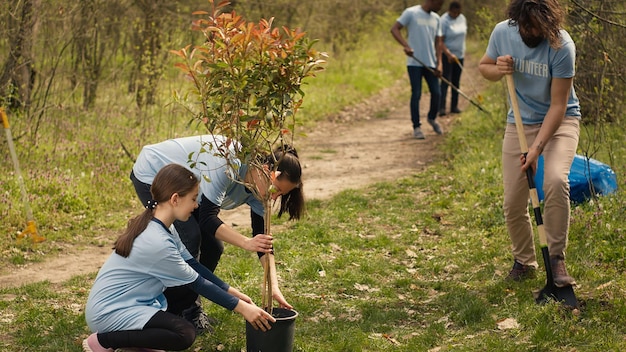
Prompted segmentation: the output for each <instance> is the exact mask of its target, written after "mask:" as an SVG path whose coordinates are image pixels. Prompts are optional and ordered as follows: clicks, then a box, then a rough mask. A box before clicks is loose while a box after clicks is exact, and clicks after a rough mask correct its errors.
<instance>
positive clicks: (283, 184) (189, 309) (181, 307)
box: [130, 135, 304, 333]
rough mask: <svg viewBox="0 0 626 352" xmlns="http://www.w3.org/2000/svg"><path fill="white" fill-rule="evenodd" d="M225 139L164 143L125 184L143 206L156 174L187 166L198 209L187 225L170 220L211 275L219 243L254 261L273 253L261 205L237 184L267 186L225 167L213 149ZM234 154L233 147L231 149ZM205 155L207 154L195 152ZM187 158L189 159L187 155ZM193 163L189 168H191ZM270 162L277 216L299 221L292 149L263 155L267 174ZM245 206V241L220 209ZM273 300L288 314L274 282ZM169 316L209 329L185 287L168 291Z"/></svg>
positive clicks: (244, 169) (149, 149)
mask: <svg viewBox="0 0 626 352" xmlns="http://www.w3.org/2000/svg"><path fill="white" fill-rule="evenodd" d="M226 145H227V139H226V137H223V136H213V135H200V136H191V137H183V138H176V139H169V140H166V141H163V142H160V143H156V144H152V145H146V146H144V147H143V148H142V150H141V152H140V153H139V156H138V157H137V161H136V162H135V164H134V166H133V170H132V172H131V175H130V179H131V180H132V182H133V185H134V187H135V191H136V192H137V195H138V197H139V199H140V200H141V202H142V204H144V205H145V204H146V202H147V201H148V200H149V199H150V188H151V184H152V182H153V179H154V176H155V175H156V173H157V172H158V171H159V170H160V169H161V168H162V167H164V166H165V165H167V164H170V163H176V164H180V165H184V166H186V167H187V168H188V169H189V170H191V171H192V172H193V173H194V174H195V175H196V176H197V177H198V178H199V179H200V194H199V197H198V199H199V203H200V206H199V207H198V209H196V210H195V211H194V214H193V215H192V216H191V217H190V218H189V220H187V221H175V222H174V226H175V227H176V229H177V231H178V233H179V235H180V237H181V239H182V241H183V243H184V244H185V246H186V248H187V249H188V250H189V252H190V253H191V255H192V256H194V257H196V258H197V257H198V256H199V261H200V263H201V264H202V265H204V266H206V267H207V268H208V269H209V270H211V271H215V269H216V267H217V264H218V262H219V260H220V258H221V256H222V253H223V251H224V245H223V242H222V241H225V242H227V243H230V244H232V245H234V246H237V247H240V248H243V249H245V250H247V251H251V252H257V253H258V255H259V258H260V257H262V256H263V255H265V254H266V253H271V252H272V251H273V246H272V240H273V237H272V236H271V234H264V233H263V232H264V228H263V223H264V222H263V216H264V209H263V205H262V204H261V201H260V200H258V199H257V198H256V197H254V195H253V194H252V193H251V192H250V191H249V190H248V189H247V188H246V186H244V185H243V184H242V182H241V181H245V182H247V183H250V184H256V185H257V186H258V188H259V190H261V191H263V190H267V189H268V186H269V185H266V184H262V183H265V182H266V181H265V180H264V178H263V177H261V175H259V174H258V172H257V171H258V170H255V169H252V168H249V166H248V165H246V164H243V163H242V162H241V161H240V160H237V159H231V160H230V164H231V165H236V166H237V168H238V171H237V172H238V174H237V173H235V171H233V170H232V168H230V167H229V166H228V164H227V161H226V159H224V158H223V157H222V156H220V155H216V154H215V153H216V152H215V151H217V150H218V148H224V146H226ZM230 148H231V152H232V154H233V155H234V149H233V148H234V146H233V145H231V146H230ZM201 150H206V152H200V151H201ZM190 155H191V156H190ZM190 158H191V159H193V167H192V166H191V165H192V164H190ZM274 160H276V161H278V171H277V172H276V173H275V174H274V173H273V174H272V175H270V176H271V178H272V185H273V188H274V190H275V191H274V192H273V193H272V195H271V197H272V199H273V200H274V201H276V200H277V199H280V210H279V212H278V216H279V217H280V216H281V215H282V214H283V213H288V214H289V219H299V218H300V216H301V215H302V213H303V211H304V196H303V191H302V181H301V175H302V169H301V166H300V162H299V160H298V154H297V152H296V151H295V149H293V148H288V149H286V150H285V151H280V150H277V151H275V152H274V155H272V156H268V159H267V163H268V167H267V168H268V170H269V169H271V166H272V164H273V163H274ZM244 204H247V205H249V206H250V217H251V227H252V234H253V237H248V236H245V235H243V234H241V233H239V232H237V231H236V230H235V229H233V228H232V227H230V226H228V225H227V224H225V223H224V222H223V221H222V220H221V219H220V218H219V213H220V209H227V210H228V209H235V208H237V207H239V206H241V205H244ZM272 282H273V283H274V286H273V288H272V292H273V294H272V295H273V298H274V299H275V300H276V301H277V302H278V304H279V306H280V307H282V308H287V309H292V308H293V307H292V306H291V304H289V303H288V302H287V300H285V298H284V296H283V294H282V293H281V291H280V288H279V287H278V280H277V278H273V281H272ZM165 296H166V297H167V299H168V302H169V307H168V311H170V312H172V313H174V314H178V315H182V316H183V317H185V318H187V319H188V320H189V321H192V322H193V323H194V325H195V326H196V328H197V330H198V332H199V333H202V332H203V331H204V330H207V329H209V330H210V329H211V324H212V323H214V322H213V321H211V318H209V317H207V316H206V314H205V313H204V312H203V311H202V308H201V304H200V300H199V296H198V294H197V293H196V292H194V291H193V290H190V289H189V288H188V287H178V288H168V289H167V290H166V292H165Z"/></svg>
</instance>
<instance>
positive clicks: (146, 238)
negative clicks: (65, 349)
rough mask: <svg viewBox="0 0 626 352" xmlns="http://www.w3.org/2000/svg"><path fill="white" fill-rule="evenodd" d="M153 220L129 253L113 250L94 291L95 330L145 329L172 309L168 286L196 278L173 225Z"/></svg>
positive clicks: (90, 306)
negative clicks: (168, 306) (164, 311)
mask: <svg viewBox="0 0 626 352" xmlns="http://www.w3.org/2000/svg"><path fill="white" fill-rule="evenodd" d="M170 231H171V232H168V231H167V230H166V229H165V228H164V227H163V226H162V225H161V224H159V223H156V222H154V221H150V223H149V224H148V226H147V227H146V229H145V230H144V232H142V233H141V234H140V235H139V236H138V237H137V238H136V239H135V241H134V243H133V248H132V250H131V252H130V255H129V256H128V257H126V258H124V257H122V256H120V255H118V254H117V253H115V252H113V253H112V254H111V256H110V257H109V258H108V259H107V261H106V262H105V263H104V265H103V266H102V267H101V268H100V271H99V272H98V275H97V277H96V280H95V282H94V284H93V287H92V288H91V292H90V293H89V298H88V299H87V305H86V308H85V319H86V320H87V325H88V326H89V328H90V329H91V331H97V332H109V331H120V330H140V329H143V327H144V326H145V324H146V323H147V322H148V320H150V318H152V316H154V314H155V313H156V312H157V311H159V310H166V309H167V301H166V299H165V295H164V294H163V291H164V290H165V288H166V287H174V286H182V285H186V284H189V283H191V282H193V281H195V280H196V279H197V278H198V273H197V272H196V271H195V270H194V269H193V268H192V267H191V266H189V264H187V263H186V261H187V260H190V259H191V258H192V256H191V254H189V251H187V249H186V248H185V246H184V244H183V243H182V241H181V240H180V237H179V236H178V234H177V233H176V231H175V230H174V227H173V226H171V227H170Z"/></svg>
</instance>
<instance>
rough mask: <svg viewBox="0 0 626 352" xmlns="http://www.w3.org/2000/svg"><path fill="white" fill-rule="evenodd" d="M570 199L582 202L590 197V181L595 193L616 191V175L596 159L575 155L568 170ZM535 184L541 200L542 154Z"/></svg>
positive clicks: (542, 195) (538, 163)
mask: <svg viewBox="0 0 626 352" xmlns="http://www.w3.org/2000/svg"><path fill="white" fill-rule="evenodd" d="M568 179H569V185H570V191H569V195H570V199H571V201H572V202H574V203H583V202H585V201H586V200H588V199H591V198H592V195H591V187H590V183H589V182H591V184H592V185H593V189H594V191H595V193H596V194H597V195H603V194H604V195H605V194H610V193H613V192H615V191H617V176H616V175H615V172H614V171H613V170H612V169H611V168H610V167H609V166H608V165H606V164H603V163H601V162H599V161H598V160H595V159H591V158H587V157H585V156H582V155H575V156H574V161H573V162H572V167H571V168H570V171H569V177H568ZM535 186H536V187H537V195H538V196H539V200H540V201H541V200H543V197H544V194H543V155H541V156H539V160H538V162H537V173H536V174H535Z"/></svg>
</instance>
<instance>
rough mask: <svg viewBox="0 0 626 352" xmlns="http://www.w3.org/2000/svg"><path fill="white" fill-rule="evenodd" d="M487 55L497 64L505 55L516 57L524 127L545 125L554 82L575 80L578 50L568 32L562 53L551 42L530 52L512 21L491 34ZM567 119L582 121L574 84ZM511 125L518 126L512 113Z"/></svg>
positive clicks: (566, 113)
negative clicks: (511, 24)
mask: <svg viewBox="0 0 626 352" xmlns="http://www.w3.org/2000/svg"><path fill="white" fill-rule="evenodd" d="M486 54H487V56H489V57H490V58H491V59H493V60H496V59H497V58H498V56H503V55H511V56H512V57H513V60H514V61H515V68H514V69H515V72H514V73H513V79H514V81H515V90H516V92H517V97H518V103H519V108H520V114H521V115H522V122H523V123H524V124H539V123H542V122H543V119H544V118H545V116H546V113H547V112H548V109H549V108H550V102H551V91H550V88H551V83H552V79H553V78H572V77H574V75H575V61H576V46H575V44H574V41H573V40H572V38H571V37H570V35H569V34H568V33H567V32H566V31H565V30H561V47H560V48H559V49H558V50H555V49H553V48H551V47H550V45H549V42H548V41H547V40H544V41H542V42H541V44H539V45H538V46H537V47H535V48H529V47H528V46H526V44H524V42H523V41H522V39H521V37H520V34H519V31H518V27H517V26H510V25H509V21H508V20H506V21H502V22H500V23H498V24H497V25H496V27H495V28H494V30H493V32H492V33H491V38H490V39H489V44H488V46H487V52H486ZM565 116H570V117H575V118H578V119H580V117H581V113H580V104H579V101H578V98H577V97H576V92H575V91H574V86H573V84H572V87H571V89H570V93H569V97H568V99H567V110H566V112H565ZM507 122H508V123H515V117H514V116H513V111H512V110H511V109H509V112H508V115H507Z"/></svg>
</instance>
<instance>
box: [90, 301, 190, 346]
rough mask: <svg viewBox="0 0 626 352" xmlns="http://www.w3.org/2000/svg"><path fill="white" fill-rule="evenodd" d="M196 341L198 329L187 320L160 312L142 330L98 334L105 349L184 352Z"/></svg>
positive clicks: (99, 340)
mask: <svg viewBox="0 0 626 352" xmlns="http://www.w3.org/2000/svg"><path fill="white" fill-rule="evenodd" d="M195 340H196V328H195V327H194V326H193V325H192V324H191V323H189V322H188V321H187V320H185V319H183V318H181V317H179V316H176V315H174V314H171V313H167V312H163V311H158V312H157V313H156V314H155V315H153V316H152V318H150V320H149V321H148V323H146V325H145V326H144V327H143V329H141V330H122V331H112V332H105V333H99V334H98V342H100V345H101V346H102V347H105V348H123V347H144V348H154V349H165V350H168V351H182V350H185V349H187V348H189V347H191V345H192V344H193V342H194V341H195Z"/></svg>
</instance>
